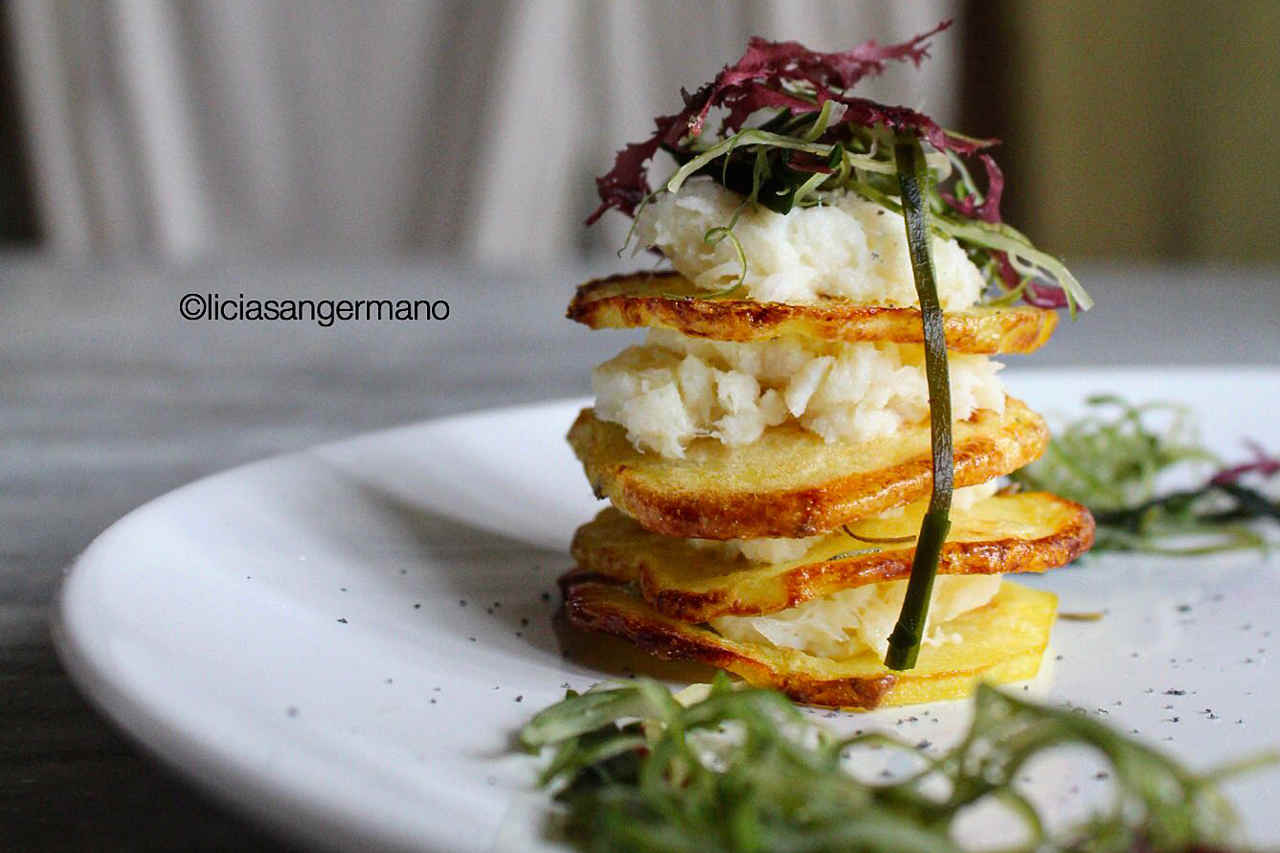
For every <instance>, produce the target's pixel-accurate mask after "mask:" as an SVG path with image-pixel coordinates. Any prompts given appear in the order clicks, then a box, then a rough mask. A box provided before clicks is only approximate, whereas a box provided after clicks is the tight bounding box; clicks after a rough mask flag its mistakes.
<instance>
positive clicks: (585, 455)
mask: <svg viewBox="0 0 1280 853" xmlns="http://www.w3.org/2000/svg"><path fill="white" fill-rule="evenodd" d="M953 436H954V446H955V484H956V486H957V487H960V486H973V485H977V484H978V483H984V482H986V481H987V480H990V479H991V478H992V477H998V476H1000V475H1001V474H1007V473H1009V472H1010V471H1013V470H1015V469H1018V468H1021V467H1022V466H1023V465H1026V464H1028V463H1029V462H1032V461H1034V460H1035V459H1036V458H1038V457H1039V456H1040V454H1041V453H1043V452H1044V448H1045V445H1046V444H1047V443H1048V440H1049V431H1048V428H1047V427H1046V426H1045V424H1044V421H1043V420H1042V419H1041V418H1040V416H1039V415H1037V414H1036V413H1035V412H1033V411H1031V410H1030V409H1028V408H1027V407H1026V404H1024V403H1022V402H1021V401H1019V400H1015V399H1014V398H1012V397H1007V398H1005V410H1004V413H1003V414H998V413H996V412H994V411H992V410H989V409H983V410H980V411H979V412H978V413H977V414H975V415H974V416H973V417H972V418H971V419H969V420H967V421H959V422H957V423H956V425H955V429H954V430H953ZM569 444H570V445H572V446H573V450H574V452H575V453H576V454H577V455H578V459H579V460H581V462H582V465H583V468H585V470H586V473H587V479H588V480H589V481H590V482H591V487H592V489H594V490H595V493H596V495H597V496H598V497H602V498H604V497H607V498H609V500H611V501H613V505H614V506H616V507H617V508H618V509H620V510H622V511H623V512H624V513H626V514H627V515H629V516H631V517H632V518H634V519H636V520H637V521H639V522H640V524H641V525H642V526H643V527H644V528H645V529H646V530H650V531H653V532H654V533H662V534H664V535H666V536H679V537H699V538H703V539H758V538H761V537H786V538H790V539H799V538H802V537H805V536H813V535H814V534H816V533H822V532H824V531H827V530H833V529H835V528H837V527H839V526H840V525H841V524H846V523H848V522H850V521H856V520H858V519H860V518H866V517H867V516H871V515H878V514H880V513H883V512H884V511H885V510H887V509H891V508H893V507H896V506H902V505H903V504H906V503H909V502H911V501H914V500H919V499H920V498H922V497H924V496H925V495H927V494H928V493H929V490H930V489H931V488H932V481H933V470H932V467H931V455H930V453H931V451H930V446H929V424H928V422H921V423H919V424H916V425H914V426H912V427H908V428H906V429H903V430H901V431H900V432H898V433H896V434H894V435H892V436H887V437H885V438H882V439H877V440H876V441H871V442H865V443H861V444H849V443H830V444H828V443H826V442H824V441H823V440H822V438H820V437H819V436H817V435H815V434H813V433H811V432H808V431H806V430H804V429H802V428H801V427H799V426H796V425H793V424H792V425H788V424H784V425H782V426H779V427H772V428H770V429H767V430H765V432H764V435H763V436H761V437H760V439H759V440H758V441H755V442H753V443H751V444H748V445H744V446H741V447H727V446H725V445H724V444H721V443H720V442H719V441H717V440H716V439H713V438H700V439H696V440H694V441H693V442H692V443H690V444H689V446H688V448H687V449H686V452H685V458H683V459H669V458H666V457H663V456H660V455H658V454H657V453H641V452H640V451H638V450H636V449H635V447H633V446H632V445H631V443H630V442H629V441H627V437H626V431H625V430H624V429H623V428H622V427H621V426H619V425H617V424H614V423H607V422H605V421H601V420H598V419H597V418H596V416H595V413H594V412H593V411H592V410H591V409H583V410H582V412H581V413H580V414H579V415H578V419H577V420H576V421H575V422H574V424H573V427H572V428H571V429H570V430H569Z"/></svg>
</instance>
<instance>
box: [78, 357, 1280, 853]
mask: <svg viewBox="0 0 1280 853" xmlns="http://www.w3.org/2000/svg"><path fill="white" fill-rule="evenodd" d="M1008 378H1009V385H1010V387H1011V388H1012V389H1013V390H1014V392H1015V393H1016V394H1018V395H1019V396H1022V397H1023V398H1025V399H1026V400H1027V401H1028V402H1029V403H1030V404H1031V405H1032V406H1034V407H1036V408H1038V409H1040V410H1041V411H1044V412H1046V413H1048V414H1052V413H1054V412H1062V413H1068V414H1069V413H1070V412H1071V411H1073V410H1075V409H1077V407H1078V405H1079V402H1080V401H1081V400H1082V398H1083V397H1084V396H1085V395H1086V394H1088V393H1091V392H1097V391H1102V390H1109V391H1116V392H1119V393H1121V394H1124V395H1126V396H1128V397H1129V398H1131V399H1135V400H1144V399H1152V398H1166V399H1177V400H1181V401H1185V402H1186V403H1188V404H1190V405H1191V406H1192V407H1193V409H1194V410H1195V411H1196V413H1197V414H1198V416H1199V418H1200V421H1201V423H1202V425H1203V428H1204V431H1205V433H1206V436H1207V437H1208V439H1209V443H1210V444H1211V445H1212V446H1214V447H1215V448H1216V449H1218V450H1220V451H1222V452H1223V453H1226V454H1228V455H1232V456H1239V455H1241V454H1242V452H1243V449H1242V447H1241V445H1240V443H1239V440H1240V439H1241V438H1243V437H1253V438H1257V439H1259V440H1262V441H1263V442H1265V443H1267V444H1268V445H1270V446H1271V447H1273V448H1276V447H1280V428H1277V426H1276V424H1277V422H1280V418H1278V416H1280V371H1266V370H1214V371H1197V370H1143V371H1135V370H1127V371H1114V372H1107V373H1100V372H1087V371H1075V372H1070V373H1059V372H1024V373H1013V374H1011V375H1009V377H1008ZM576 406H577V403H575V402H556V403H547V404H542V405H535V406H528V407H522V408H513V409H504V410H498V411H490V412H482V413H479V414H475V415H468V416H464V417H458V418H451V419H448V420H441V421H433V422H429V423H424V424H420V425H416V426H411V427H407V428H403V429H398V430H393V431H390V432H382V433H377V434H374V435H369V436H364V437H360V438H356V439H352V440H350V441H344V442H341V443H338V444H332V445H328V446H324V447H320V448H317V449H314V450H310V451H307V452H304V453H299V454H294V455H290V456H284V457H279V458H275V459H269V460H266V461H264V462H260V463H257V464H254V465H249V466H246V467H243V468H238V469H235V470H233V471H228V472H226V473H224V474H221V475H218V476H215V477H211V478H209V479H206V480H201V481H200V482H197V483H194V484H192V485H190V486H187V487H185V488H183V489H179V490H178V491H175V492H173V493H171V494H169V495H166V496H164V497H162V498H160V499H158V500H156V501H154V502H152V503H150V504H148V505H146V506H144V507H142V508H141V509H139V510H137V511H136V512H133V513H132V514H130V515H129V516H127V517H126V518H124V519H123V520H121V521H120V522H118V523H117V524H115V525H114V526H113V527H111V528H110V529H109V530H107V531H106V532H105V533H103V534H102V535H101V536H100V537H99V538H98V539H97V540H96V541H95V542H94V543H93V544H92V545H91V546H90V547H89V549H88V550H87V551H85V553H84V554H83V555H82V556H81V557H80V558H79V560H77V562H76V563H75V565H74V567H73V569H72V570H71V572H70V574H69V576H68V578H67V579H66V582H65V585H64V587H63V590H62V595H61V599H60V601H59V603H58V606H57V608H56V613H55V619H54V633H55V638H56V641H57V644H58V647H59V649H60V652H61V654H62V658H63V660H64V662H65V664H66V666H67V668H68V670H69V671H70V672H71V675H72V677H73V678H74V679H75V680H76V681H77V683H78V684H79V685H80V687H81V688H82V689H83V690H84V691H85V693H87V694H88V695H89V697H90V698H91V699H92V700H93V702H94V703H95V704H97V705H98V707H100V708H101V709H102V710H103V711H105V712H106V714H108V715H109V716H110V717H111V718H112V719H113V720H115V721H116V722H117V723H118V724H119V725H120V726H122V727H123V728H124V729H125V730H126V731H128V732H130V733H131V734H132V735H133V736H134V737H135V738H137V739H138V740H139V741H140V742H141V743H142V744H144V745H145V746H146V747H148V748H149V749H150V750H152V751H153V752H154V753H155V754H156V755H158V756H159V757H160V758H161V759H162V760H164V761H165V762H167V763H169V764H171V765H172V766H174V767H176V768H178V769H179V770H181V771H182V772H183V773H185V774H187V775H188V776H189V777H190V778H192V779H193V780H195V781H197V782H198V783H199V784H201V785H203V786H205V787H207V788H209V789H211V790H213V791H214V792H216V793H217V794H218V795H220V796H222V797H223V798H225V799H226V800H227V801H228V802H230V803H233V804H234V805H236V806H238V807H239V808H241V809H243V810H245V811H247V812H249V813H251V814H253V815H256V816H257V817H259V818H261V819H263V820H265V821H267V822H270V823H272V824H274V825H275V826H277V827H278V828H283V829H285V830H286V831H287V832H289V833H292V834H294V835H296V836H300V837H302V838H304V839H307V840H309V841H310V842H312V843H318V844H323V845H325V846H330V847H343V848H357V847H358V848H360V849H371V848H377V849H420V850H447V851H467V850H489V849H504V850H505V849H524V848H531V847H537V846H541V845H543V844H545V842H542V841H540V840H539V833H538V830H537V827H538V824H539V820H540V819H541V816H542V814H543V806H544V802H545V801H544V799H543V798H542V795H541V794H539V793H533V792H531V791H530V789H529V783H530V780H531V778H532V775H533V769H534V768H533V765H534V762H533V761H532V760H531V759H529V758H527V757H525V756H523V755H519V754H515V753H514V752H513V750H512V743H511V736H512V733H513V732H514V731H515V730H516V729H517V728H518V727H519V726H520V725H521V724H522V723H523V722H524V721H525V720H526V719H527V718H528V716H529V715H530V714H531V713H532V712H533V711H535V710H536V709H538V708H541V707H543V706H545V705H547V704H549V703H551V702H553V701H554V700H556V699H557V698H559V697H560V696H561V695H562V692H563V687H564V686H565V685H566V684H567V685H572V686H573V687H575V688H582V687H585V686H587V685H589V684H591V683H592V682H594V681H596V680H599V679H600V678H601V675H600V673H599V672H597V671H595V670H593V669H591V668H588V667H587V666H585V665H583V664H580V663H574V662H572V661H569V660H566V659H564V658H563V657H562V655H561V653H560V650H559V646H558V643H557V640H556V636H555V634H554V632H553V630H552V627H551V615H552V612H553V611H554V609H555V604H556V593H555V589H554V583H553V581H554V578H555V577H556V575H557V574H558V573H560V572H561V571H563V570H565V569H566V568H567V567H568V566H569V557H568V555H567V550H566V549H567V543H568V541H569V537H570V535H571V533H572V531H573V529H574V527H575V526H577V525H578V524H580V523H582V522H583V521H585V520H587V519H588V518H590V517H591V516H592V515H593V514H594V512H595V511H596V510H597V509H598V504H597V503H596V502H595V501H594V500H593V499H592V497H591V494H590V492H589V490H588V488H587V486H586V483H585V481H584V479H583V476H582V473H581V469H580V468H579V466H578V465H577V463H576V462H575V460H574V459H573V457H572V455H571V453H570V452H569V450H568V448H567V447H566V445H565V443H564V440H563V435H564V433H565V431H566V429H567V427H568V424H569V422H570V421H571V419H572V415H573V413H574V411H575V409H576ZM1032 582H1033V583H1036V584H1041V585H1043V586H1045V587H1048V588H1051V589H1053V590H1055V591H1056V592H1057V593H1058V594H1059V595H1060V597H1061V609H1062V610H1065V611H1092V610H1102V609H1105V610H1106V611H1107V614H1106V617H1105V618H1104V619H1102V620H1101V621H1099V622H1061V623H1059V625H1058V626H1057V628H1056V629H1055V636H1054V642H1053V648H1052V649H1051V651H1050V657H1049V659H1048V661H1047V662H1048V663H1049V664H1051V665H1050V666H1047V667H1046V668H1045V672H1044V673H1043V674H1042V677H1041V678H1040V679H1038V684H1037V687H1038V688H1039V689H1041V690H1044V691H1047V694H1048V696H1049V697H1050V698H1051V699H1053V700H1056V701H1069V702H1072V703H1074V704H1076V705H1079V706H1083V707H1084V708H1086V709H1089V710H1090V711H1092V712H1094V713H1101V714H1105V716H1106V718H1107V719H1109V720H1110V721H1112V722H1114V723H1116V724H1117V725H1120V726H1123V727H1124V728H1126V729H1134V730H1137V731H1138V732H1139V733H1140V734H1141V735H1142V736H1144V737H1145V738H1147V739H1148V740H1150V741H1152V742H1155V743H1158V744H1162V745H1164V746H1165V747H1167V748H1168V749H1170V750H1172V751H1173V752H1175V753H1177V754H1178V755H1180V756H1181V757H1182V758H1184V759H1185V760H1186V761H1188V762H1190V763H1191V764H1192V765H1193V766H1197V767H1203V766H1207V765H1208V764H1211V763H1213V762H1216V761H1219V760H1222V759H1225V758H1227V757H1231V756H1238V755H1242V754H1245V753H1248V752H1250V751H1252V750H1255V749H1256V748H1258V747H1259V746H1265V745H1274V744H1276V742H1277V735H1276V729H1275V725H1274V721H1275V719H1276V714H1277V711H1280V684H1278V683H1277V675H1278V674H1280V673H1278V672H1277V667H1276V665H1275V659H1276V654H1275V651H1276V650H1277V649H1280V645H1277V644H1278V642H1280V637H1273V636H1272V634H1271V631H1272V627H1273V626H1276V628H1277V630H1280V626H1277V625H1276V623H1277V621H1280V620H1277V619H1276V615H1275V614H1276V613H1277V612H1280V563H1278V561H1277V560H1275V559H1268V558H1264V557H1262V556H1260V555H1258V554H1256V553H1245V554H1238V555H1233V556H1229V557H1226V558H1215V559H1152V558H1142V557H1132V558H1130V557H1125V558H1120V557H1108V558H1103V559H1094V560H1091V561H1086V563H1085V564H1084V565H1081V566H1077V567H1074V568H1069V569H1064V570H1062V571H1059V572H1054V573H1050V574H1049V575H1047V576H1045V577H1043V578H1041V579H1036V580H1033V581H1032ZM1059 656H1060V657H1059ZM965 709H966V706H965V704H963V703H939V704H936V705H934V706H930V707H929V708H927V709H920V708H915V709H894V710H888V711H881V712H876V713H873V714H868V715H838V716H837V715H833V716H837V719H836V720H835V721H834V722H835V724H837V725H843V726H846V727H848V726H851V725H852V724H853V723H854V722H856V724H857V725H859V726H863V727H865V726H868V725H880V726H886V727H889V728H893V729H896V730H897V731H899V733H901V734H903V735H904V736H906V737H910V738H917V737H918V738H921V739H927V740H930V741H931V742H934V743H936V744H944V743H945V742H946V740H947V739H948V738H949V737H951V736H953V735H954V733H955V731H956V730H957V729H958V728H959V726H960V725H962V723H963V721H964V716H965ZM851 721H852V722H851ZM1089 778H1091V777H1089ZM1086 781H1087V780H1086ZM1055 784H1056V785H1057V787H1054V786H1053V785H1050V786H1049V788H1048V789H1047V790H1050V793H1051V795H1052V796H1055V797H1059V798H1060V799H1061V800H1062V803H1063V806H1062V808H1063V809H1064V810H1069V808H1070V803H1069V802H1068V801H1069V800H1070V799H1071V797H1070V796H1069V792H1070V791H1071V789H1078V788H1079V787H1081V784H1082V783H1079V782H1073V783H1072V784H1071V786H1070V788H1068V787H1067V786H1066V785H1065V783H1063V782H1062V781H1061V780H1060V779H1059V780H1057V782H1056V783H1055ZM1231 790H1232V791H1233V793H1234V794H1235V795H1236V796H1237V799H1238V802H1239V803H1240V804H1241V806H1242V809H1243V812H1244V815H1245V818H1246V821H1247V826H1248V829H1249V831H1250V834H1251V836H1252V837H1253V839H1254V840H1255V841H1257V842H1261V843H1268V844H1276V843H1280V812H1277V811H1276V810H1275V808H1274V803H1275V802H1276V801H1277V800H1280V774H1276V773H1264V774H1259V775H1257V776H1254V777H1251V778H1249V779H1248V780H1246V781H1244V782H1242V783H1239V784H1236V785H1233V786H1232V788H1231ZM1055 792H1056V793H1055Z"/></svg>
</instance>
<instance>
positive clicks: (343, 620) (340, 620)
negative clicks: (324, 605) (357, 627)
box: [338, 616, 347, 625]
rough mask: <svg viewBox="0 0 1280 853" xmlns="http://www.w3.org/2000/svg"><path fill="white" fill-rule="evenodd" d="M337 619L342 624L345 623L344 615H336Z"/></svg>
mask: <svg viewBox="0 0 1280 853" xmlns="http://www.w3.org/2000/svg"><path fill="white" fill-rule="evenodd" d="M338 621H339V622H341V623H342V624H343V625H345V624H347V620H346V618H345V617H341V616H340V617H338Z"/></svg>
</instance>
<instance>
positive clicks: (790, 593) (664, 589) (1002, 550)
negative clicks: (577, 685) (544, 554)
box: [566, 493, 1095, 622]
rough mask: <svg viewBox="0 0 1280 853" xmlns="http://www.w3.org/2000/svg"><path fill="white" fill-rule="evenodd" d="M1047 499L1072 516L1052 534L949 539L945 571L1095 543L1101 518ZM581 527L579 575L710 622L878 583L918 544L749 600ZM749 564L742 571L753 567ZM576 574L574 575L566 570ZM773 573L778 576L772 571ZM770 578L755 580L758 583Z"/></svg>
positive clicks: (1039, 561) (826, 565) (781, 582)
mask: <svg viewBox="0 0 1280 853" xmlns="http://www.w3.org/2000/svg"><path fill="white" fill-rule="evenodd" d="M1040 494H1043V496H1044V498H1045V499H1052V500H1053V501H1054V502H1055V503H1057V504H1059V505H1061V506H1063V507H1066V508H1068V510H1069V515H1068V519H1067V521H1066V522H1065V523H1064V524H1062V525H1061V526H1059V527H1058V528H1057V529H1056V530H1054V532H1053V533H1052V534H1050V535H1047V536H1042V537H1038V538H1035V539H1017V538H1002V539H994V540H985V541H971V542H947V543H946V544H945V545H944V546H943V549H942V554H941V559H940V561H939V563H938V571H939V572H940V573H942V574H951V575H960V574H1016V573H1023V572H1044V571H1048V570H1049V569H1056V568H1058V567H1060V566H1065V565H1067V564H1068V563H1070V562H1071V561H1072V560H1075V559H1076V558H1077V557H1079V556H1080V555H1081V554H1083V553H1085V552H1086V551H1088V550H1089V548H1091V547H1092V546H1093V540H1094V533H1095V523H1094V519H1093V515H1092V514H1091V513H1090V512H1089V510H1088V509H1087V508H1086V507H1084V506H1081V505H1080V504H1077V503H1075V502H1073V501H1068V500H1066V499H1065V498H1060V497H1058V496H1056V495H1048V494H1044V493H1040ZM583 529H585V527H584V528H580V529H579V533H578V534H575V535H574V538H573V543H572V544H571V545H570V548H569V553H570V554H571V555H572V556H573V558H574V560H575V561H577V564H578V567H579V568H578V569H577V570H576V571H575V573H571V575H572V576H573V578H574V579H575V582H576V581H581V580H582V579H585V578H586V577H588V576H590V577H593V578H596V579H600V580H609V581H612V582H615V583H617V582H623V583H634V584H636V585H637V587H638V590H639V592H640V595H641V596H642V597H643V598H644V600H645V601H646V602H648V603H649V605H650V606H652V607H653V608H654V609H655V610H657V611H658V612H660V613H662V614H664V615H666V616H670V617H672V618H674V619H680V620H683V621H686V622H705V621H706V620H708V619H712V618H714V617H717V616H760V615H764V614H767V613H774V612H777V611H779V610H785V609H787V608H790V607H795V606H796V605H798V604H802V603H804V602H806V601H810V600H812V599H814V598H820V597H822V596H824V595H830V594H831V593H834V592H838V591H840V590H843V589H851V588H853V587H857V586H862V585H864V584H870V583H882V582H884V581H894V580H902V579H904V578H906V577H908V576H910V574H911V561H912V558H913V557H914V555H915V549H914V548H913V547H905V548H897V549H893V550H883V551H878V552H876V553H872V554H858V555H854V556H850V557H846V558H844V559H839V560H831V559H827V560H818V561H815V562H812V563H799V564H797V565H796V566H794V567H793V568H792V569H790V570H788V571H787V572H785V573H783V574H780V575H777V576H775V578H776V584H775V583H769V586H774V587H775V590H774V591H775V594H774V595H771V596H768V597H765V596H763V595H760V594H757V595H756V596H755V597H754V598H752V599H751V600H747V601H744V600H743V599H742V598H741V597H739V596H738V595H737V594H735V592H734V589H733V588H732V586H731V585H730V584H729V583H728V582H726V584H725V585H723V586H720V587H717V588H714V589H708V590H701V591H691V590H687V589H678V588H673V587H671V586H669V585H664V584H663V583H662V582H661V581H660V580H658V579H657V577H656V576H655V573H654V569H653V567H652V566H650V565H645V564H644V561H642V560H641V561H637V560H636V559H635V558H634V557H631V558H628V557H627V556H625V555H622V554H619V553H617V552H616V551H614V550H612V549H610V548H609V547H607V546H606V547H604V548H586V547H584V546H583V543H582V542H581V536H580V534H581V531H582V530H583ZM748 566H749V564H747V565H744V566H743V567H742V568H739V569H737V570H736V571H735V574H738V573H741V572H743V571H747V570H749V568H748ZM566 577H569V576H566ZM770 580H771V581H773V580H774V579H770ZM761 585H763V584H761V583H756V584H753V586H755V587H756V588H757V589H758V588H759V587H760V586H761Z"/></svg>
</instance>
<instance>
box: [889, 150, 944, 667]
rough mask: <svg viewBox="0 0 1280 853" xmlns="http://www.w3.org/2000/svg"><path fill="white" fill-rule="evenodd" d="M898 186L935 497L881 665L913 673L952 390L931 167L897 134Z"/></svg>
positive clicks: (940, 526)
mask: <svg viewBox="0 0 1280 853" xmlns="http://www.w3.org/2000/svg"><path fill="white" fill-rule="evenodd" d="M893 154H894V160H895V161H896V163H897V166H898V184H899V186H900V187H901V188H902V218H903V220H905V222H906V226H907V249H908V251H909V252H910V254H911V272H912V274H913V275H914V276H915V280H916V293H917V294H918V295H919V297H920V320H921V323H922V324H923V325H924V371H925V377H926V378H927V380H928V384H929V420H930V436H931V438H932V445H933V446H932V451H933V493H932V494H931V495H930V497H929V509H928V511H927V512H925V514H924V521H923V522H922V523H921V524H920V536H919V538H918V539H917V540H916V552H915V556H914V557H913V558H912V561H911V578H910V579H909V580H908V581H907V595H906V598H905V600H904V601H903V602H902V612H901V613H899V614H898V624H897V625H896V626H895V627H894V629H893V633H892V634H890V635H889V652H888V654H886V655H885V659H884V664H885V666H887V667H889V668H890V669H898V670H902V669H911V668H912V667H913V666H915V665H916V657H917V656H918V655H919V654H920V641H921V640H922V639H923V638H924V625H925V619H926V618H928V615H929V599H930V598H931V597H932V594H933V579H934V577H935V576H936V575H937V573H938V557H939V555H940V554H941V553H942V543H943V542H944V541H946V538H947V531H948V530H949V529H950V528H951V519H950V512H951V490H952V487H953V485H954V482H953V478H954V474H955V465H954V461H953V459H952V447H951V386H950V383H949V381H948V371H947V341H946V337H945V335H944V334H943V330H942V305H941V303H940V302H939V301H938V286H937V284H936V282H935V281H934V278H933V258H932V257H931V256H930V253H929V236H930V234H929V210H928V207H927V203H926V201H925V191H926V189H927V188H928V181H929V169H928V165H927V164H926V163H925V159H924V149H922V148H921V147H920V140H919V138H918V137H916V136H899V137H898V140H897V142H896V143H895V144H894V146H893Z"/></svg>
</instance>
